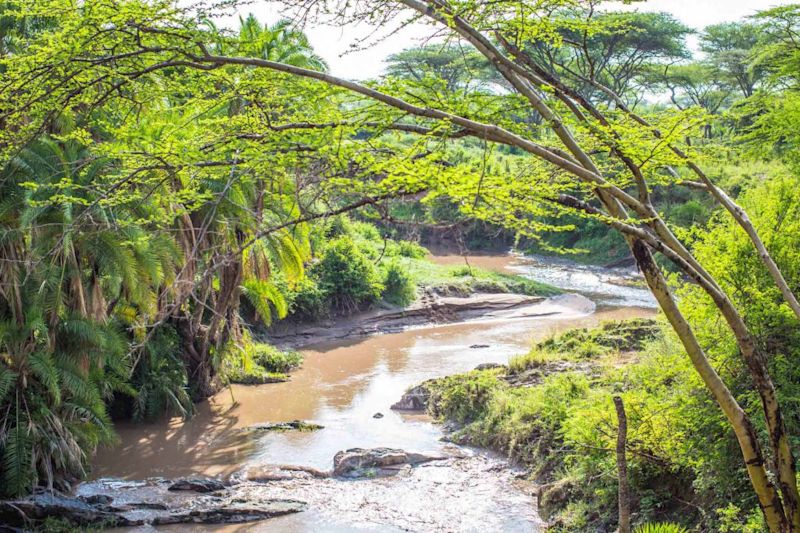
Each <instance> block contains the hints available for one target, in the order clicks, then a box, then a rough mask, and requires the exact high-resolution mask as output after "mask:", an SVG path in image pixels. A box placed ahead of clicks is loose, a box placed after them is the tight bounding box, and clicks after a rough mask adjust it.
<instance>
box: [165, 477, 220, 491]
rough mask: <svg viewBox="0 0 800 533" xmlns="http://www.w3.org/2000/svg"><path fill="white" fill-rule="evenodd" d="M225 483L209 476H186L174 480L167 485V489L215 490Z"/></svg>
mask: <svg viewBox="0 0 800 533" xmlns="http://www.w3.org/2000/svg"><path fill="white" fill-rule="evenodd" d="M224 488H225V485H224V484H223V483H222V482H221V481H219V480H217V479H214V478H210V477H187V478H183V479H179V480H177V481H175V482H174V483H173V484H172V485H170V486H169V488H168V489H167V490H171V491H178V490H189V491H193V492H215V491H218V490H223V489H224Z"/></svg>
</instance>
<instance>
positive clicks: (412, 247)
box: [387, 241, 428, 259]
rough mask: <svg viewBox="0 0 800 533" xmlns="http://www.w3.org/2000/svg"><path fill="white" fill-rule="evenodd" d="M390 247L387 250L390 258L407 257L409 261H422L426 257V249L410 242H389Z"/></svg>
mask: <svg viewBox="0 0 800 533" xmlns="http://www.w3.org/2000/svg"><path fill="white" fill-rule="evenodd" d="M390 242H391V245H390V246H389V249H388V250H387V253H388V255H390V256H400V257H409V258H411V259H423V258H424V257H426V256H427V255H428V249H427V248H425V247H424V246H421V245H419V244H417V243H415V242H412V241H390Z"/></svg>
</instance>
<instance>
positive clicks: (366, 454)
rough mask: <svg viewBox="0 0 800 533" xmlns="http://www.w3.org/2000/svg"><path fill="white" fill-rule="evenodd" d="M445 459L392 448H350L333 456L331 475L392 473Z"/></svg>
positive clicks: (353, 475) (351, 475)
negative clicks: (407, 467)
mask: <svg viewBox="0 0 800 533" xmlns="http://www.w3.org/2000/svg"><path fill="white" fill-rule="evenodd" d="M444 459H447V457H443V456H432V455H425V454H421V453H412V452H406V451H404V450H398V449H394V448H371V449H364V448H351V449H349V450H345V451H342V452H339V453H337V454H336V455H335V456H334V458H333V476H334V477H348V478H357V477H364V476H376V475H378V476H381V475H384V476H385V475H393V474H395V473H397V471H398V470H399V469H400V468H402V467H404V466H406V465H411V466H414V465H418V464H421V463H426V462H429V461H441V460H444Z"/></svg>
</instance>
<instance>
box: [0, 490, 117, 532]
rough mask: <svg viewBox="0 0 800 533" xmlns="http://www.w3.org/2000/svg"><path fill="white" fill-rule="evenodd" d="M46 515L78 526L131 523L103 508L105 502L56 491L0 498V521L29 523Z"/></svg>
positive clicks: (46, 517) (7, 523)
mask: <svg viewBox="0 0 800 533" xmlns="http://www.w3.org/2000/svg"><path fill="white" fill-rule="evenodd" d="M48 518H62V519H65V520H67V521H68V522H70V523H71V524H75V525H78V526H90V525H95V524H106V525H108V526H125V525H132V524H131V523H130V522H129V521H128V520H127V519H125V517H123V516H120V515H119V514H118V513H115V512H113V511H112V510H110V509H109V508H107V507H106V504H102V503H101V504H92V503H89V502H87V501H84V500H82V499H79V498H70V497H68V496H64V495H62V494H59V493H57V492H53V493H49V492H48V493H41V494H34V495H31V496H28V497H27V498H22V499H19V500H13V501H0V524H4V525H6V526H11V527H29V526H30V524H31V523H32V522H36V521H42V520H46V519H48Z"/></svg>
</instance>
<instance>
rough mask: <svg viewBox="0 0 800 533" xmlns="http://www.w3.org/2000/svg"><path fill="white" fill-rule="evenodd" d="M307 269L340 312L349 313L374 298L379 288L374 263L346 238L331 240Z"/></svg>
mask: <svg viewBox="0 0 800 533" xmlns="http://www.w3.org/2000/svg"><path fill="white" fill-rule="evenodd" d="M311 270H312V273H313V275H314V276H316V278H317V279H318V283H319V287H320V289H322V291H324V293H325V294H326V296H327V297H328V299H329V300H330V301H331V303H332V304H333V305H334V306H336V307H337V308H338V309H339V310H340V311H345V312H352V311H355V310H357V309H359V308H360V307H361V306H362V305H363V304H365V303H370V302H373V301H375V300H376V299H377V298H379V297H380V295H381V290H382V289H383V284H382V283H381V282H380V279H379V276H378V271H377V269H376V268H375V265H374V264H373V263H372V262H370V261H369V260H368V259H367V258H366V257H365V256H364V254H362V253H361V251H359V249H358V248H357V247H356V245H355V243H354V242H353V240H352V239H351V238H349V237H340V238H338V239H336V240H334V241H332V242H331V243H330V244H329V245H328V247H327V248H326V250H325V254H324V255H323V257H322V259H321V260H320V261H319V262H318V263H317V264H315V265H314V266H313V267H312V269H311Z"/></svg>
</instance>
